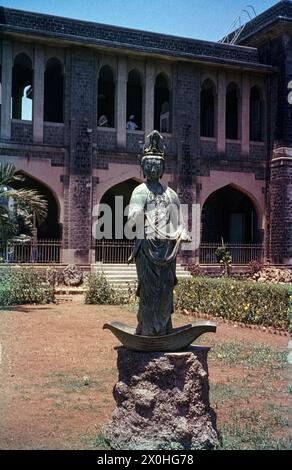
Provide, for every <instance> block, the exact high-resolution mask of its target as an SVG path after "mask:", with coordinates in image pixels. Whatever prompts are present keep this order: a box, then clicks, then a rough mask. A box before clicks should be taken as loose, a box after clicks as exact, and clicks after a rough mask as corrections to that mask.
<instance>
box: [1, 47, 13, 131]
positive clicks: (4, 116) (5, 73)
mask: <svg viewBox="0 0 292 470" xmlns="http://www.w3.org/2000/svg"><path fill="white" fill-rule="evenodd" d="M12 66H13V62H12V45H11V43H10V42H9V41H6V40H3V43H2V77H5V80H2V107H1V108H2V109H1V139H3V140H10V139H11V92H12Z"/></svg>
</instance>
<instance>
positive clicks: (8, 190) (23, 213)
mask: <svg viewBox="0 0 292 470" xmlns="http://www.w3.org/2000/svg"><path fill="white" fill-rule="evenodd" d="M24 180H25V177H24V176H22V175H20V174H17V173H16V168H15V166H14V165H11V164H10V163H6V164H2V163H0V240H2V241H6V240H8V239H9V238H11V237H12V236H13V235H17V234H18V233H17V232H18V231H19V227H23V226H26V227H27V228H28V230H29V231H30V232H31V230H32V228H33V219H34V218H36V220H38V222H41V221H42V220H43V219H44V218H45V217H46V214H47V201H46V199H45V198H44V196H43V195H41V194H40V193H39V192H38V191H36V190H34V189H27V188H20V189H14V188H13V184H14V183H15V182H18V181H24ZM10 200H13V202H14V204H15V206H14V209H13V210H10V209H9V201H10Z"/></svg>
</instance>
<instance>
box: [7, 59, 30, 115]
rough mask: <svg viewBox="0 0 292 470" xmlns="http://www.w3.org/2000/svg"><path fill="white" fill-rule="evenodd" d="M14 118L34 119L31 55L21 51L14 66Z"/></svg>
mask: <svg viewBox="0 0 292 470" xmlns="http://www.w3.org/2000/svg"><path fill="white" fill-rule="evenodd" d="M11 96H12V119H21V120H28V121H32V110H33V68H32V61H31V59H30V57H29V56H28V55H27V54H26V53H24V52H20V53H19V54H17V55H16V56H15V59H14V63H13V68H12V95H11Z"/></svg>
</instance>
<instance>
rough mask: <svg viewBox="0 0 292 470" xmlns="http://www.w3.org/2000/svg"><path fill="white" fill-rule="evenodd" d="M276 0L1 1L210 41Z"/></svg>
mask: <svg viewBox="0 0 292 470" xmlns="http://www.w3.org/2000/svg"><path fill="white" fill-rule="evenodd" d="M276 3H277V0H70V1H68V0H58V1H56V0H7V1H5V0H0V5H1V6H6V7H10V8H17V9H20V10H28V11H35V12H40V13H48V14H51V15H57V16H66V17H69V18H79V19H82V20H88V21H94V22H97V23H105V24H112V25H118V26H125V27H129V28H136V29H142V30H146V31H155V32H159V33H165V34H173V35H176V36H185V37H190V38H197V39H205V40H210V41H217V40H218V39H220V38H221V37H222V36H224V35H225V33H227V31H228V30H229V27H230V25H231V24H232V23H233V21H234V20H235V18H236V17H238V15H239V13H240V11H241V10H242V9H244V8H245V7H246V5H252V6H253V7H254V8H255V10H256V13H257V14H260V13H261V12H263V11H264V10H266V9H268V8H269V7H271V6H272V5H275V4H276ZM245 17H246V16H245ZM246 18H247V17H246Z"/></svg>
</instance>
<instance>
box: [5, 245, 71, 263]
mask: <svg viewBox="0 0 292 470" xmlns="http://www.w3.org/2000/svg"><path fill="white" fill-rule="evenodd" d="M61 248H62V241H61V240H38V241H37V242H36V243H35V244H33V243H32V241H28V242H23V241H8V242H5V243H4V242H1V241H0V262H2V263H60V261H61Z"/></svg>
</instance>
